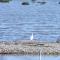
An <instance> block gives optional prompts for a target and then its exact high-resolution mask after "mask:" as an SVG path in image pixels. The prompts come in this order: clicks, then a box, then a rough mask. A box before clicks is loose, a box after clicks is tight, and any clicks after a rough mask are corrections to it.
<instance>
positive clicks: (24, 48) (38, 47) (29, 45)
mask: <svg viewBox="0 0 60 60" xmlns="http://www.w3.org/2000/svg"><path fill="white" fill-rule="evenodd" d="M40 52H41V54H42V55H60V43H48V42H40V41H36V40H32V41H29V40H23V41H0V54H21V55H29V54H30V55H39V54H40Z"/></svg>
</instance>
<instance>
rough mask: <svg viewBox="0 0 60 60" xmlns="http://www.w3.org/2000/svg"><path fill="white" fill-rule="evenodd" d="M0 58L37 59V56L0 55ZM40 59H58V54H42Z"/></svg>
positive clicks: (11, 59)
mask: <svg viewBox="0 0 60 60" xmlns="http://www.w3.org/2000/svg"><path fill="white" fill-rule="evenodd" d="M0 60H39V56H13V55H7V56H6V55H5V56H3V55H2V56H0ZM41 60H60V56H42V58H41Z"/></svg>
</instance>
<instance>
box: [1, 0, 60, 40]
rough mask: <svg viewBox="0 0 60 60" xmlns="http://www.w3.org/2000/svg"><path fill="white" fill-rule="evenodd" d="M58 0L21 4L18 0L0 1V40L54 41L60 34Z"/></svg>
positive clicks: (59, 7) (59, 6)
mask: <svg viewBox="0 0 60 60" xmlns="http://www.w3.org/2000/svg"><path fill="white" fill-rule="evenodd" d="M58 2H59V0H53V1H52V0H48V1H47V3H46V4H44V5H40V4H38V3H31V2H30V5H27V6H24V5H21V1H20V0H12V1H10V2H9V3H0V40H24V39H30V36H31V34H32V33H33V34H34V39H37V40H43V41H44V40H47V41H55V40H57V39H58V38H59V36H60V5H59V4H58Z"/></svg>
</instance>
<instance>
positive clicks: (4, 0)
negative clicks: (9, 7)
mask: <svg viewBox="0 0 60 60" xmlns="http://www.w3.org/2000/svg"><path fill="white" fill-rule="evenodd" d="M9 1H11V0H0V2H9Z"/></svg>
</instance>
